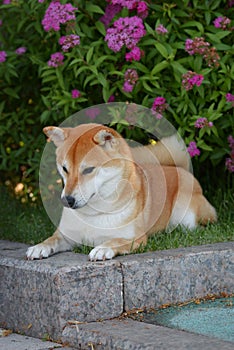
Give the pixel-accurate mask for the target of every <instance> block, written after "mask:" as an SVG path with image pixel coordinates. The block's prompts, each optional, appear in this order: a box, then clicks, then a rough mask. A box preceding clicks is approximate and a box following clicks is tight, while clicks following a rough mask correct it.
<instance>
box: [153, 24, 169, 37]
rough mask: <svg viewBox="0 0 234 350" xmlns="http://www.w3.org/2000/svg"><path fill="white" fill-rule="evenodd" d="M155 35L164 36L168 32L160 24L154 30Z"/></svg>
mask: <svg viewBox="0 0 234 350" xmlns="http://www.w3.org/2000/svg"><path fill="white" fill-rule="evenodd" d="M155 30H156V33H157V34H159V35H165V34H167V33H168V30H167V29H166V28H165V27H164V26H163V25H162V24H159V25H158V26H157V27H156V28H155Z"/></svg>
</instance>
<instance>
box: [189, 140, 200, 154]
mask: <svg viewBox="0 0 234 350" xmlns="http://www.w3.org/2000/svg"><path fill="white" fill-rule="evenodd" d="M187 151H188V153H189V155H190V157H191V158H192V157H195V156H199V155H200V153H201V152H200V150H199V149H198V148H197V144H196V142H195V141H191V142H190V143H189V146H188V148H187Z"/></svg>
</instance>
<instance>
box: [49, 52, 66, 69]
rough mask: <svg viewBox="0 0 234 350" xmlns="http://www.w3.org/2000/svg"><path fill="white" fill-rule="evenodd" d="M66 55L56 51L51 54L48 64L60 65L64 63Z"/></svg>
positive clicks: (52, 65)
mask: <svg viewBox="0 0 234 350" xmlns="http://www.w3.org/2000/svg"><path fill="white" fill-rule="evenodd" d="M63 60H64V56H63V54H62V53H61V52H55V53H53V54H52V55H51V56H50V60H49V61H48V66H50V67H55V68H56V67H59V66H62V65H63Z"/></svg>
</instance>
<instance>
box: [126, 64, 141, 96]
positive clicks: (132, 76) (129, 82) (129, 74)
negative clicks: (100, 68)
mask: <svg viewBox="0 0 234 350" xmlns="http://www.w3.org/2000/svg"><path fill="white" fill-rule="evenodd" d="M137 80H138V74H137V71H136V70H135V69H127V70H126V72H125V73H124V85H123V91H125V92H132V90H133V88H134V86H135V84H136V82H137Z"/></svg>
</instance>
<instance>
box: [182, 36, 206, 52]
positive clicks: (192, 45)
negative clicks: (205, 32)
mask: <svg viewBox="0 0 234 350" xmlns="http://www.w3.org/2000/svg"><path fill="white" fill-rule="evenodd" d="M209 46H210V43H208V42H207V41H205V40H204V38H202V37H199V38H198V37H196V38H195V39H194V40H192V39H186V42H185V51H187V52H188V54H189V55H195V54H199V55H204V53H205V52H206V51H207V48H208V47H209Z"/></svg>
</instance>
